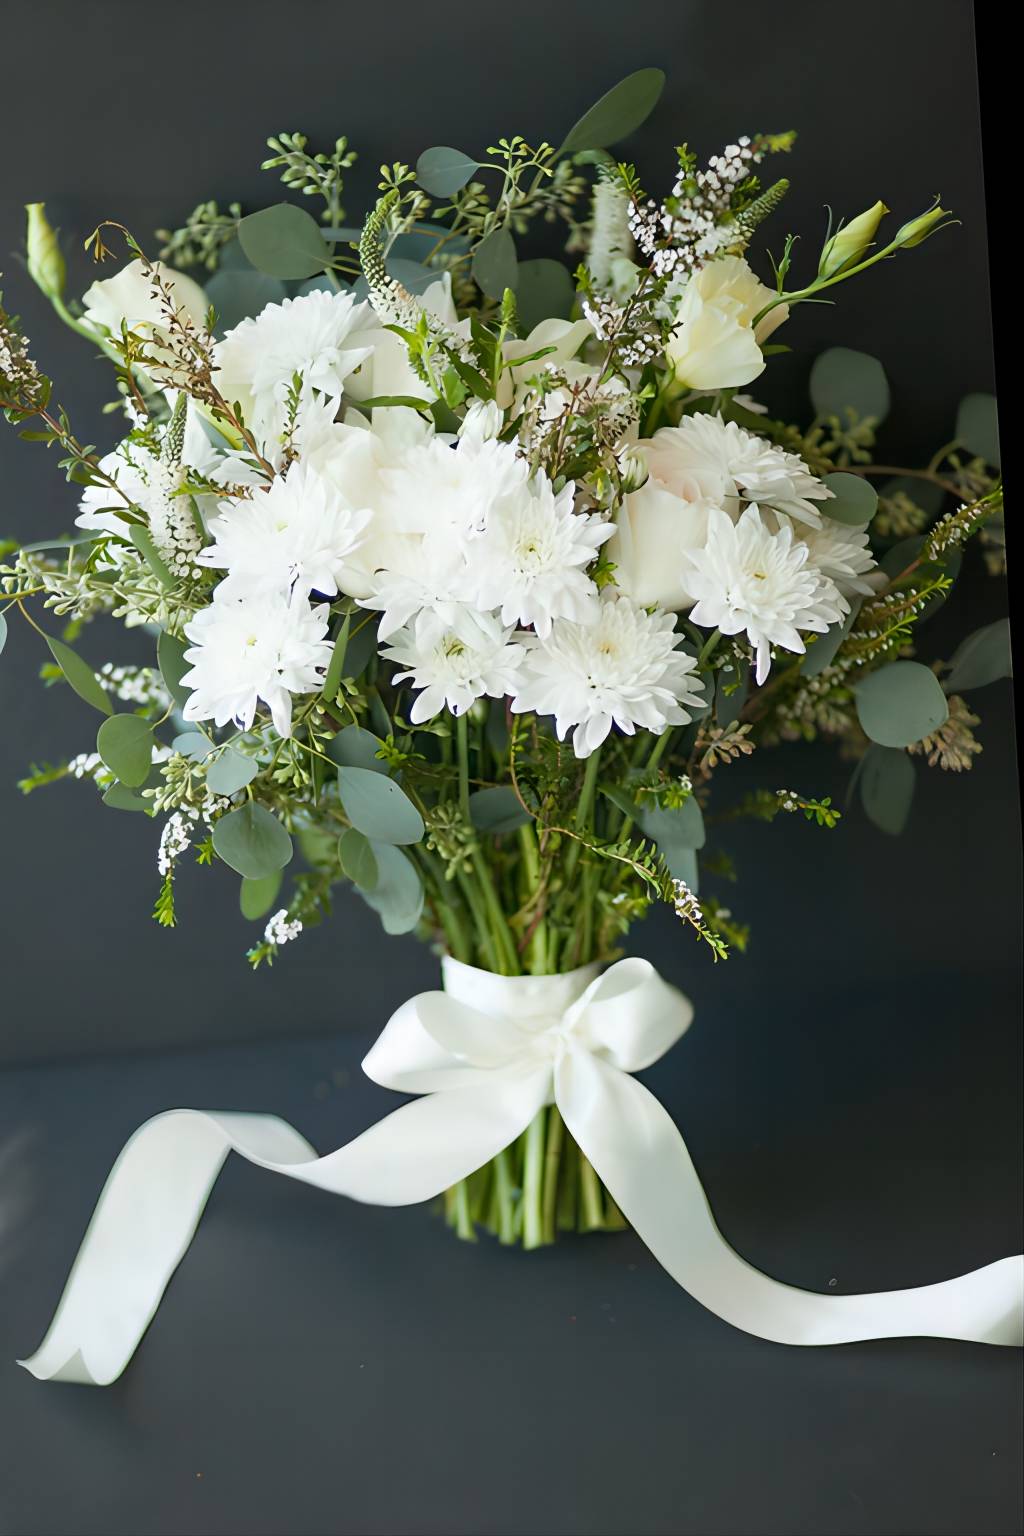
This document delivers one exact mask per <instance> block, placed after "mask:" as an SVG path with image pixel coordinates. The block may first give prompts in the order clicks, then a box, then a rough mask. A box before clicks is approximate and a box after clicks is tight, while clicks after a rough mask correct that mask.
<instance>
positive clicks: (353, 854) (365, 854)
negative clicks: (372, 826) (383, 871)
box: [338, 827, 378, 891]
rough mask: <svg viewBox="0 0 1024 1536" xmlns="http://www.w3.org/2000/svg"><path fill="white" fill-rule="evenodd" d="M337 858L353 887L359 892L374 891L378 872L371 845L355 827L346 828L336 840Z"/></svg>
mask: <svg viewBox="0 0 1024 1536" xmlns="http://www.w3.org/2000/svg"><path fill="white" fill-rule="evenodd" d="M338 858H339V860H340V863H341V867H342V869H343V870H344V872H345V874H346V875H348V878H349V879H350V880H351V881H352V884H353V885H357V886H358V887H359V889H360V890H361V891H372V890H374V889H376V885H377V879H378V871H377V856H376V854H375V853H374V851H373V844H372V843H371V842H370V839H369V838H368V837H364V836H363V834H362V833H361V832H357V831H356V829H355V827H347V828H346V829H345V831H344V832H343V833H342V834H341V836H340V838H339V839H338Z"/></svg>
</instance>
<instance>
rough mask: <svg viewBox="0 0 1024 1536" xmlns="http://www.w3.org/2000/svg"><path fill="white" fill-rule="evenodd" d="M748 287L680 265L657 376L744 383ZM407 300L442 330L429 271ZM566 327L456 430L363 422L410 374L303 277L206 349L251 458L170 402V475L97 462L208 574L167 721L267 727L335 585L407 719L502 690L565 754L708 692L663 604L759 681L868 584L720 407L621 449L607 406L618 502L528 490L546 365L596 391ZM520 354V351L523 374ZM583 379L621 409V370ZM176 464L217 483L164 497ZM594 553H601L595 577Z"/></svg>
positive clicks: (296, 680)
mask: <svg viewBox="0 0 1024 1536" xmlns="http://www.w3.org/2000/svg"><path fill="white" fill-rule="evenodd" d="M741 158H742V157H741ZM730 163H731V162H730ZM766 297H770V295H769V294H768V290H767V289H765V288H763V286H762V285H761V284H760V283H759V282H758V281H757V279H756V278H755V277H754V275H753V274H752V273H751V271H750V269H749V267H747V265H746V263H745V262H744V261H742V260H741V259H740V258H738V257H734V256H724V257H721V258H720V259H718V260H716V261H713V262H710V263H709V264H708V265H706V266H704V267H702V268H701V269H700V270H698V271H697V272H696V273H694V274H693V275H692V276H689V277H688V278H687V279H686V282H685V285H684V287H683V289H682V290H681V293H680V294H677V295H676V296H675V298H674V299H673V306H674V311H673V312H674V316H675V320H676V322H677V323H676V328H675V330H674V331H673V333H672V337H671V339H670V341H669V343H668V346H667V348H666V356H667V359H668V361H669V363H670V364H671V365H672V367H673V369H674V371H675V374H676V376H677V378H679V379H680V380H684V381H685V382H686V383H687V384H688V385H689V386H690V387H692V388H697V389H703V388H712V387H713V388H715V389H718V388H721V387H724V386H736V385H739V384H741V383H744V382H746V381H747V380H748V379H750V378H752V377H754V376H755V374H756V373H757V372H759V371H760V368H761V367H762V366H763V359H762V355H761V351H760V344H761V343H762V342H763V340H764V337H765V335H766V334H767V333H768V331H769V330H770V329H771V328H772V326H774V324H776V323H778V322H779V321H780V320H781V319H783V318H785V311H784V308H778V309H776V310H773V311H772V313H771V315H770V316H769V317H768V320H767V321H762V322H759V323H758V325H757V326H755V325H754V323H753V322H754V319H755V318H756V317H757V314H758V312H759V311H760V309H761V308H762V307H763V305H764V302H765V300H766ZM677 301H678V303H677ZM424 304H425V305H426V307H427V308H428V310H429V313H430V314H431V316H433V317H434V318H435V319H436V320H437V322H438V324H440V325H442V326H443V327H445V328H446V331H447V332H448V333H450V334H451V335H453V336H454V335H460V336H461V335H462V334H463V330H460V329H459V327H460V322H459V320H458V317H457V315H456V313H455V310H454V307H453V305H452V303H451V295H450V287H449V284H448V282H447V280H445V281H444V282H439V283H437V284H435V285H434V287H433V289H432V290H429V291H428V294H427V295H426V296H425V297H424ZM769 322H770V323H769ZM463 329H464V326H463ZM589 339H591V331H590V328H589V327H588V326H587V325H586V324H585V323H582V322H576V323H574V324H570V323H569V322H567V321H554V320H552V321H545V322H544V323H543V324H542V325H540V326H538V327H537V328H536V329H535V330H534V332H533V333H531V336H530V337H527V338H526V339H525V340H521V341H520V340H514V339H513V340H510V341H508V342H506V343H505V355H506V363H507V367H506V368H505V370H504V371H503V372H502V373H501V376H500V380H499V387H498V390H497V399H496V400H495V401H492V402H490V403H487V404H485V403H482V402H480V401H474V402H473V403H472V404H471V405H470V407H469V409H468V411H467V412H466V415H465V419H464V421H463V423H462V427H461V429H460V431H459V433H458V435H457V436H455V437H452V436H450V435H446V434H441V433H438V432H437V431H435V429H434V426H433V423H432V422H431V421H430V420H429V418H426V417H425V416H423V415H420V414H418V413H417V412H415V411H414V410H411V409H409V408H407V407H402V406H396V407H390V408H384V407H377V408H375V409H374V411H373V415H372V420H371V419H369V418H368V417H367V416H365V415H363V414H361V413H360V412H359V410H358V409H357V407H358V402H359V400H360V399H364V398H367V397H368V396H374V397H377V396H379V394H380V393H381V392H382V391H383V390H387V391H388V392H389V393H394V394H405V395H410V394H422V393H423V391H424V388H425V386H424V383H423V381H422V380H420V379H419V378H418V377H417V376H416V374H415V373H414V372H413V370H412V368H411V365H410V363H409V361H408V358H407V357H406V356H405V354H404V351H403V350H402V348H401V344H400V343H399V340H398V338H397V337H396V336H395V335H394V333H392V332H390V331H387V330H386V329H384V328H383V327H382V325H381V324H380V321H379V320H378V318H377V316H376V315H375V313H374V310H373V308H372V306H371V305H370V304H369V303H368V302H362V303H359V302H356V300H355V299H354V298H353V297H352V295H351V294H347V293H337V294H331V293H327V292H313V293H310V294H308V295H307V296H306V297H303V298H295V299H287V300H285V301H283V302H282V303H279V304H270V305H267V307H266V308H265V309H264V310H263V311H262V312H261V313H260V314H259V315H258V316H257V317H256V318H254V319H250V320H245V321H243V322H242V324H241V325H239V326H238V327H236V328H235V329H234V330H233V331H230V332H229V333H228V334H227V335H226V336H225V337H224V339H223V340H222V341H220V342H219V343H218V344H217V348H216V363H217V378H218V387H219V388H220V389H221V391H222V393H223V394H224V396H225V398H226V399H228V400H231V401H233V402H238V403H239V404H240V406H241V409H242V412H243V416H244V419H245V422H246V424H247V426H248V427H249V429H250V431H251V432H252V433H253V435H254V440H255V443H256V445H257V447H258V450H259V458H258V461H257V458H256V457H255V456H253V454H252V453H251V452H249V451H248V450H240V449H238V448H237V447H235V446H231V445H228V444H223V445H222V446H221V448H220V449H219V450H215V449H214V448H212V447H211V444H210V441H209V439H208V438H207V437H206V436H205V435H204V433H203V431H202V429H201V426H200V424H199V423H198V422H197V421H196V420H195V419H194V417H193V415H192V413H191V412H190V414H189V417H188V420H187V423H186V430H185V432H184V441H183V445H182V448H181V452H180V464H178V465H175V464H174V463H173V461H172V462H171V463H170V464H169V463H168V455H167V453H166V451H165V449H163V448H161V449H159V450H158V451H157V452H154V453H146V452H142V451H140V450H139V448H138V447H137V445H134V444H133V445H132V447H131V448H130V449H129V448H123V449H121V450H118V451H117V452H116V453H115V454H114V455H111V456H110V459H109V460H108V461H105V462H106V463H107V464H108V465H109V468H110V472H111V473H112V474H113V475H114V476H115V478H116V479H117V481H118V484H119V485H120V486H121V487H122V488H123V490H124V492H125V494H126V495H127V496H128V497H129V498H130V499H131V500H132V501H133V502H134V503H136V504H137V505H138V506H140V507H141V508H142V509H143V510H144V511H145V512H146V514H147V515H148V517H149V519H150V526H151V530H152V532H153V536H154V539H155V540H156V542H157V545H158V547H159V548H160V549H161V550H162V551H163V552H164V553H165V556H166V557H167V558H168V559H169V560H174V561H175V562H178V565H179V568H180V560H181V559H184V558H186V556H187V559H188V561H189V562H191V565H192V569H194V570H197V571H199V570H201V569H202V568H204V567H206V568H210V569H213V570H216V571H217V572H218V573H221V579H220V581H219V583H218V585H217V586H216V588H215V589H214V592H213V596H212V601H210V602H209V603H208V605H207V606H206V607H203V608H200V609H199V611H198V612H197V613H196V615H195V617H194V618H193V619H192V620H191V622H190V623H189V624H188V625H187V626H186V630H185V633H186V635H187V637H188V639H189V641H190V642H191V646H190V648H189V649H188V650H187V651H186V659H187V660H188V662H189V663H190V665H191V670H190V671H188V672H187V673H186V675H185V677H184V680H183V681H184V683H185V686H186V687H188V688H189V689H190V690H191V694H190V697H189V699H188V702H187V704H186V706H185V709H184V714H185V717H186V718H187V719H189V720H213V721H214V722H215V723H216V724H217V725H218V726H223V725H226V724H228V723H229V722H234V723H235V724H236V725H237V726H239V727H240V728H242V729H249V728H250V727H251V726H252V724H253V721H254V718H255V716H256V711H257V708H258V707H259V705H260V704H261V703H262V704H263V705H264V706H266V708H267V709H268V710H269V712H270V715H271V718H272V720H273V723H274V726H275V728H276V730H277V731H278V732H279V733H280V734H281V735H287V734H288V733H289V732H290V730H291V724H292V714H293V700H294V698H295V697H296V696H302V695H310V694H313V693H317V692H319V691H320V690H321V689H322V686H323V679H324V674H325V670H326V668H327V667H328V665H329V663H330V660H331V655H332V643H331V640H330V639H329V638H328V625H329V618H330V606H329V602H328V601H325V600H330V599H334V598H336V597H338V596H339V595H340V594H345V595H347V596H348V597H350V598H353V599H354V600H356V601H357V602H358V603H360V604H362V605H363V606H364V607H365V608H367V609H369V610H372V611H375V612H377V613H379V615H380V618H379V631H378V633H379V641H380V646H381V656H382V657H383V658H384V659H385V660H387V661H389V662H391V663H392V664H393V665H394V666H395V667H396V669H397V671H396V680H397V681H398V682H401V683H409V684H411V686H412V688H413V689H414V690H415V695H416V696H415V698H414V699H413V701H412V702H411V705H410V709H409V714H410V718H411V720H412V721H413V722H414V723H422V722H424V721H426V720H429V719H431V718H432V717H434V716H435V715H437V714H438V713H439V712H440V711H441V710H445V709H447V710H449V711H451V712H452V713H453V714H457V715H458V714H463V713H464V712H465V711H467V710H468V709H469V708H470V707H471V706H472V705H473V704H474V702H475V701H476V700H477V699H480V698H482V697H485V696H486V697H491V698H505V699H507V700H508V703H509V707H510V709H511V710H512V711H513V712H517V713H518V712H536V713H539V714H543V715H549V716H553V717H554V720H555V725H556V729H557V732H558V735H559V736H560V737H561V738H563V739H564V738H566V737H567V736H569V735H571V737H572V742H573V747H574V750H575V752H576V753H577V755H578V756H580V757H586V756H588V755H589V754H590V753H591V752H593V751H594V750H595V748H597V747H598V746H599V745H600V744H601V742H602V741H603V740H604V739H605V738H606V737H607V735H608V733H609V732H610V730H611V729H612V727H613V725H614V726H616V727H617V728H618V729H619V730H620V731H622V732H624V733H626V734H633V733H634V732H635V730H636V729H638V728H640V729H643V730H650V731H654V732H659V733H660V732H661V731H663V730H664V729H665V728H666V726H669V725H676V724H685V723H686V722H688V721H689V720H690V719H691V713H690V711H691V710H693V709H698V708H700V707H701V706H702V705H703V703H704V699H703V683H702V681H701V679H700V677H699V675H698V674H697V670H696V660H695V654H694V653H692V652H691V649H690V648H689V645H688V644H686V648H684V644H685V642H684V635H683V632H682V631H681V629H680V628H679V627H678V625H677V621H676V617H675V615H676V613H677V612H679V611H686V610H688V611H689V617H690V620H691V621H692V623H693V624H696V625H699V626H702V627H703V628H706V629H708V630H712V631H713V630H718V631H720V632H721V633H722V634H723V635H729V636H740V635H742V636H744V637H745V638H746V640H747V642H748V643H749V645H750V647H751V650H752V652H753V654H754V656H755V658H756V677H757V680H758V681H759V682H761V681H763V680H764V678H765V676H766V675H767V673H768V670H769V667H770V665H771V658H772V650H773V648H774V647H782V648H784V649H787V650H790V651H793V652H797V653H799V652H802V651H803V649H804V641H803V639H802V638H801V637H802V635H803V634H806V633H808V632H815V633H821V632H823V631H824V630H825V629H827V628H828V626H829V625H831V624H834V623H837V622H839V621H840V620H842V618H843V617H844V616H845V615H846V614H847V613H848V612H849V601H848V599H849V597H850V596H851V595H852V594H854V593H862V592H865V591H867V590H870V588H869V585H868V583H867V582H866V580H865V577H866V576H867V575H868V574H869V572H870V571H871V569H872V566H873V561H872V557H871V555H870V552H869V550H868V547H867V539H866V536H865V533H864V530H863V529H858V528H849V527H847V526H845V525H843V524H840V523H838V522H833V521H829V520H828V519H827V518H826V519H823V517H822V509H823V507H824V508H826V510H827V506H826V504H827V501H828V499H829V497H830V495H831V493H830V492H829V491H828V490H827V489H826V487H825V486H824V485H823V484H822V483H821V482H820V481H819V480H818V479H816V478H815V477H814V476H813V475H812V474H811V473H810V472H809V470H808V468H807V466H806V465H805V464H804V463H803V461H802V460H801V459H800V458H798V457H797V456H796V455H794V454H792V453H788V452H786V451H784V450H783V449H780V448H778V447H776V446H774V445H773V444H772V443H770V442H769V441H767V440H766V439H763V438H760V437H757V436H755V435H753V434H751V433H750V432H747V431H745V430H744V429H743V428H742V427H740V426H738V425H736V424H735V423H733V422H727V421H725V420H723V418H722V417H721V416H718V415H711V414H705V413H699V414H688V415H684V416H683V418H682V421H681V423H680V425H679V426H677V427H666V428H663V429H662V430H660V431H658V432H656V433H655V435H654V436H653V437H652V438H651V439H649V440H646V441H639V442H637V441H635V436H636V429H635V425H633V426H630V422H631V421H634V420H635V416H631V415H630V414H629V413H627V414H626V415H624V417H623V423H624V432H623V437H622V441H621V445H620V446H621V458H622V466H623V472H624V475H625V477H626V483H627V485H631V486H639V489H636V490H631V491H629V493H628V494H626V495H625V497H624V501H623V504H622V505H621V506H620V507H619V508H617V509H616V510H615V511H614V512H613V513H612V515H611V517H609V516H608V514H607V513H605V512H602V511H599V510H596V509H595V508H594V506H593V504H592V502H588V500H587V497H586V496H585V495H584V494H583V493H582V492H581V491H580V490H579V489H578V487H577V486H576V485H575V484H574V483H573V481H572V480H571V479H568V480H562V479H559V480H557V481H552V480H551V479H550V478H549V476H548V474H547V472H546V471H545V469H544V467H543V462H542V459H541V461H540V462H538V460H539V456H538V454H537V453H536V452H534V448H535V443H534V440H533V439H530V440H529V442H528V443H527V444H525V445H524V443H522V442H520V441H519V439H518V438H517V436H516V431H517V424H518V423H521V422H524V421H526V420H532V422H533V423H534V427H536V423H537V422H538V421H543V420H551V421H555V420H557V419H558V417H559V414H560V413H561V412H562V411H563V410H565V409H568V408H569V407H568V404H567V401H568V397H567V396H566V397H565V398H563V395H564V393H565V392H564V388H563V385H562V382H561V381H562V380H564V379H565V378H567V377H568V378H575V377H576V376H577V374H578V375H579V377H580V378H581V379H583V378H585V377H586V378H591V375H592V382H593V381H596V380H597V379H598V378H599V373H596V374H595V373H593V368H591V370H590V371H589V372H588V369H587V366H586V365H585V364H584V363H581V362H573V361H572V358H573V354H574V353H575V352H576V351H577V350H578V349H579V347H580V346H581V345H583V344H584V343H585V342H586V341H588V340H589ZM396 348H397V351H396ZM538 352H539V353H540V354H541V355H542V356H543V358H544V361H543V364H541V363H538V362H537V361H533V362H532V363H519V361H518V359H520V358H531V359H536V355H537V353H538ZM542 367H543V368H552V369H554V368H557V369H558V370H559V377H558V379H557V380H555V382H554V387H553V388H552V391H551V395H550V397H549V398H544V397H538V396H536V395H534V396H532V397H531V394H530V388H531V385H530V380H531V378H533V377H535V376H536V374H537V372H538V371H539V369H540V368H542ZM567 370H568V372H567ZM595 387H596V383H595ZM601 388H602V389H603V390H605V392H607V390H608V389H614V388H619V389H621V390H622V391H623V398H624V400H625V401H626V402H627V404H631V403H632V395H631V393H630V392H629V389H628V387H627V385H626V384H625V382H624V381H622V380H613V381H611V383H610V384H608V385H604V384H602V385H601ZM531 398H532V399H533V401H534V404H533V405H531V404H530V403H529V402H530V400H531ZM538 400H539V404H537V401H538ZM524 410H525V414H524ZM528 452H529V453H531V454H532V455H533V456H532V458H530V457H527V454H528ZM181 465H189V466H191V467H193V468H194V469H195V470H197V471H198V472H199V473H200V474H201V475H202V476H203V477H204V478H205V480H206V482H207V484H214V485H220V486H223V487H225V494H224V495H223V497H215V496H212V495H207V496H203V497H198V498H196V499H193V498H191V497H182V496H180V495H175V494H173V489H169V482H170V480H171V479H174V477H175V476H177V477H178V479H179V484H180V477H181V476H182V475H183V474H184V472H185V471H184V470H183V469H182V468H181ZM109 500H110V492H108V491H104V490H101V489H99V488H91V489H90V490H89V491H87V492H86V496H85V498H83V508H82V516H81V517H80V519H79V521H80V522H81V523H83V524H84V525H85V526H89V527H100V528H111V527H113V526H117V525H119V526H120V531H122V532H123V521H122V519H120V518H119V517H118V515H117V512H116V511H112V510H111V509H110V506H109ZM184 507H187V508H188V509H189V513H190V518H191V522H190V523H189V528H190V530H191V532H190V533H189V532H187V530H185V528H184V525H182V524H181V523H180V518H181V516H182V515H183V514H182V512H181V509H182V508H184ZM111 519H113V520H114V522H113V523H112V522H111ZM175 519H178V521H175ZM186 535H187V536H186ZM190 539H194V547H193V546H192V544H191V543H189V540H190ZM186 546H187V547H186ZM599 555H606V556H607V560H608V561H609V562H611V564H612V566H613V568H614V580H613V582H611V583H610V584H609V583H607V582H606V583H605V584H604V585H603V588H602V589H600V590H599V586H598V583H597V581H596V580H595V564H596V562H597V560H598V557H599ZM606 569H607V566H606Z"/></svg>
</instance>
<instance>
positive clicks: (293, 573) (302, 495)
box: [199, 461, 372, 597]
mask: <svg viewBox="0 0 1024 1536" xmlns="http://www.w3.org/2000/svg"><path fill="white" fill-rule="evenodd" d="M371 516H372V513H371V511H370V510H369V508H365V507H364V508H354V507H352V506H350V505H349V504H348V502H347V501H346V500H345V498H344V497H343V496H342V495H341V493H340V492H339V491H338V490H337V488H336V487H335V486H334V485H333V484H332V483H331V482H330V481H329V480H327V479H325V478H324V476H322V475H318V474H317V473H316V471H315V470H313V469H311V468H309V467H308V466H307V465H306V464H304V463H303V462H302V461H299V462H298V463H296V464H293V465H292V467H291V469H290V470H289V471H288V473H287V475H278V476H277V477H276V479H274V480H272V481H271V482H270V485H269V486H268V487H267V489H266V490H265V491H256V492H255V493H254V494H253V495H252V496H251V497H247V498H245V499H244V500H241V501H222V502H221V503H220V506H219V515H218V516H217V517H215V518H214V519H213V520H212V521H211V523H210V533H211V534H212V535H213V540H214V542H213V543H212V544H211V545H210V546H209V547H208V548H207V549H204V550H203V552H202V554H201V555H200V556H199V561H200V563H201V564H202V565H211V566H214V567H217V568H223V569H226V570H227V572H228V574H227V577H226V579H225V580H224V581H223V582H222V583H221V590H222V591H223V594H224V596H225V597H227V596H229V595H230V596H232V597H234V596H238V597H244V596H246V595H247V594H249V593H260V592H271V591H275V590H280V589H282V588H285V587H292V586H294V587H297V588H299V589H300V590H302V591H303V592H309V591H311V590H312V591H316V592H323V593H324V594H325V596H327V597H334V596H335V595H336V594H337V592H338V590H339V587H338V583H339V580H340V579H341V577H342V575H343V572H344V566H345V561H346V559H347V558H348V556H349V555H351V554H352V552H353V551H354V550H356V549H358V547H359V545H360V543H361V542H362V538H363V533H364V530H365V528H366V526H367V524H368V523H369V521H370V518H371Z"/></svg>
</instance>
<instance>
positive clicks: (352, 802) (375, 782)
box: [338, 767, 425, 844]
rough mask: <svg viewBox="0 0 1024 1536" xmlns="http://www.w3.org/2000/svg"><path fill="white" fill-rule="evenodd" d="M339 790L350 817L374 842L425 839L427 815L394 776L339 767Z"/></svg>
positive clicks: (405, 841) (370, 770)
mask: <svg viewBox="0 0 1024 1536" xmlns="http://www.w3.org/2000/svg"><path fill="white" fill-rule="evenodd" d="M338 793H339V795H340V796H341V803H342V805H343V806H344V808H345V814H346V816H347V817H348V819H349V821H350V822H351V823H352V825H353V826H354V827H356V828H357V829H358V830H359V831H360V832H362V833H364V834H365V835H366V836H367V837H369V838H371V839H372V840H373V841H374V842H381V843H393V844H408V843H418V842H420V841H421V839H422V837H423V834H424V831H425V828H424V825H423V817H422V816H421V815H420V813H419V811H418V810H417V809H416V807H415V806H414V805H413V803H412V801H411V800H410V799H409V797H408V795H407V794H406V793H405V791H404V790H403V789H401V788H400V787H399V785H397V784H396V783H395V781H394V779H389V778H387V777H386V776H385V775H384V774H382V773H375V772H374V771H373V770H372V769H370V768H349V767H344V768H339V769H338Z"/></svg>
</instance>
